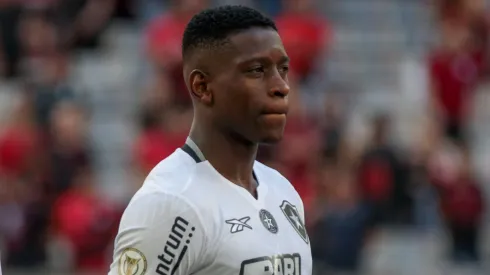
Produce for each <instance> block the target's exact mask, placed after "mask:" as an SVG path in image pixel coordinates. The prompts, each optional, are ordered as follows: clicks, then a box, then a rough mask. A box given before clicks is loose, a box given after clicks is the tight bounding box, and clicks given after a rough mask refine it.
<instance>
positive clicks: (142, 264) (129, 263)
mask: <svg viewBox="0 0 490 275" xmlns="http://www.w3.org/2000/svg"><path fill="white" fill-rule="evenodd" d="M147 267H148V263H147V262H146V258H145V255H143V253H141V251H139V250H138V249H135V248H126V249H125V250H124V251H123V253H122V254H121V257H120V258H119V267H118V272H119V275H143V274H145V273H146V268H147Z"/></svg>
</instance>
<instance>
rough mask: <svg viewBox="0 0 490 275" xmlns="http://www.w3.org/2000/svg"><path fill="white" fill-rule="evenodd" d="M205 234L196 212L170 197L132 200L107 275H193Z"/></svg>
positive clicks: (157, 196) (184, 202) (203, 248)
mask: <svg viewBox="0 0 490 275" xmlns="http://www.w3.org/2000/svg"><path fill="white" fill-rule="evenodd" d="M205 247H206V234H205V232H204V227H203V225H202V223H201V221H200V218H199V215H198V214H197V212H196V210H195V208H194V207H193V206H192V205H191V204H189V203H188V202H186V200H185V199H183V198H181V197H179V196H176V195H169V194H162V193H160V194H146V195H142V196H139V197H138V198H135V199H133V200H132V201H131V202H130V204H129V206H128V207H127V208H126V210H125V212H124V214H123V217H122V219H121V223H120V227H119V232H118V235H117V237H116V240H115V246H114V254H113V262H112V264H111V267H110V271H109V275H126V274H131V275H143V274H160V275H167V274H175V275H189V274H191V273H194V272H195V270H196V269H198V268H199V265H200V264H201V263H202V261H203V257H204V255H205V254H206V253H205Z"/></svg>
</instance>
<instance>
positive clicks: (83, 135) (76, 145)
mask: <svg viewBox="0 0 490 275" xmlns="http://www.w3.org/2000/svg"><path fill="white" fill-rule="evenodd" d="M50 119H51V121H50V127H51V128H50V133H49V134H50V137H49V145H48V146H49V147H48V148H49V155H48V157H49V159H48V160H49V161H48V163H49V164H50V167H48V169H49V172H48V173H49V174H48V177H49V182H50V183H51V187H52V192H53V195H54V196H55V197H57V196H58V195H59V194H62V193H63V192H64V191H65V190H68V189H69V188H70V187H71V184H72V183H73V180H74V178H75V176H76V174H77V173H78V171H79V169H80V167H86V166H89V165H91V164H92V160H91V158H92V148H91V146H90V143H89V140H88V139H87V138H88V136H87V123H88V117H87V115H86V114H85V110H83V109H82V108H81V107H80V106H79V105H77V104H76V103H74V102H68V101H65V102H61V103H58V105H57V106H55V109H54V110H53V112H52V114H51V117H50Z"/></svg>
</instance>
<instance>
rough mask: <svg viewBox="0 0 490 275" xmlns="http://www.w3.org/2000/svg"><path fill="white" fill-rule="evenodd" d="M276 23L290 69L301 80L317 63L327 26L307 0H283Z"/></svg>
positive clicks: (326, 39) (323, 51) (327, 34)
mask: <svg viewBox="0 0 490 275" xmlns="http://www.w3.org/2000/svg"><path fill="white" fill-rule="evenodd" d="M276 24H277V27H278V29H279V33H280V34H281V38H282V41H283V43H284V46H285V48H286V50H287V52H288V55H289V57H290V58H291V73H292V74H295V75H296V76H297V77H298V79H299V81H300V82H303V81H304V80H306V79H307V78H308V76H309V75H310V74H311V73H312V72H314V71H315V69H317V67H318V66H320V65H321V64H318V63H317V60H323V58H322V56H324V55H325V54H326V50H327V45H328V44H329V40H330V39H331V35H332V34H331V30H330V26H329V25H328V23H327V22H326V21H325V18H324V17H322V16H320V15H319V14H317V13H316V12H315V8H314V4H313V2H312V1H311V0H285V1H284V9H283V11H282V13H281V14H280V15H279V16H278V17H277V18H276Z"/></svg>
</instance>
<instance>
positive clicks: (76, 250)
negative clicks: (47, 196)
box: [51, 166, 120, 272]
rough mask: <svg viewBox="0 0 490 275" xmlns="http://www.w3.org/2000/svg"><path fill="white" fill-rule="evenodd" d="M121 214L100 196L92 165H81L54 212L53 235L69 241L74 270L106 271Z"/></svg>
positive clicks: (69, 251)
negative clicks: (109, 251)
mask: <svg viewBox="0 0 490 275" xmlns="http://www.w3.org/2000/svg"><path fill="white" fill-rule="evenodd" d="M119 218H120V213H118V211H116V210H115V208H113V206H112V205H110V204H109V203H107V202H104V201H103V199H102V198H99V197H98V196H97V191H96V186H95V182H94V175H93V172H92V171H91V168H90V166H79V167H78V168H77V170H76V171H75V173H74V177H73V182H72V184H71V187H70V188H69V189H68V190H67V191H66V192H64V193H63V194H61V196H60V197H59V198H58V199H57V200H56V202H55V204H54V207H53V211H52V219H53V225H52V232H51V234H52V236H51V238H54V239H61V240H64V241H66V242H68V246H67V248H68V251H58V253H60V254H61V253H63V254H64V253H68V254H71V255H73V260H74V263H73V265H74V266H73V267H72V268H73V271H85V272H87V271H92V272H103V271H105V270H106V269H107V261H108V259H107V257H106V256H107V255H108V253H107V250H108V249H109V248H110V247H111V244H112V240H113V238H114V236H115V234H116V233H117V226H118V221H119Z"/></svg>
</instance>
